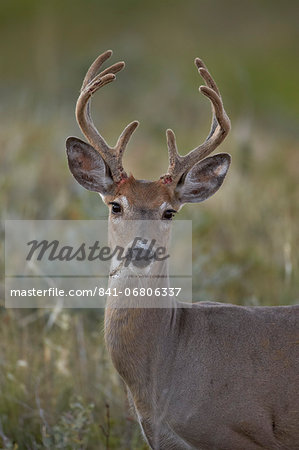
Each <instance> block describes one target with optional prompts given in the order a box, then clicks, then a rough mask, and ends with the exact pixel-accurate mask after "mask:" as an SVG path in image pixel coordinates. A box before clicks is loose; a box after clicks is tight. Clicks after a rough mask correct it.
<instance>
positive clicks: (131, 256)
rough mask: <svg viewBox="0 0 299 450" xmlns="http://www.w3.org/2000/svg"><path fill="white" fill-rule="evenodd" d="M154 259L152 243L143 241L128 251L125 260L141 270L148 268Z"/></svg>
mask: <svg viewBox="0 0 299 450" xmlns="http://www.w3.org/2000/svg"><path fill="white" fill-rule="evenodd" d="M154 257H155V248H154V245H153V242H151V241H148V240H144V241H138V242H136V243H134V245H132V247H130V248H129V249H128V252H127V260H128V262H129V263H131V264H133V266H135V267H138V268H139V269H143V268H145V267H147V266H149V265H150V264H151V263H152V262H153V260H154Z"/></svg>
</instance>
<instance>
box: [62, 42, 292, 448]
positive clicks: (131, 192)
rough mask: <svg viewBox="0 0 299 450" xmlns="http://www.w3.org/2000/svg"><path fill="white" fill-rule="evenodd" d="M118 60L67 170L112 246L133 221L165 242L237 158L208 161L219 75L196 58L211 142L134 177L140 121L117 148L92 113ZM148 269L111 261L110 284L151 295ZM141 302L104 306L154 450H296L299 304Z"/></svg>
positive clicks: (86, 99)
mask: <svg viewBox="0 0 299 450" xmlns="http://www.w3.org/2000/svg"><path fill="white" fill-rule="evenodd" d="M111 54H112V52H111V51H107V52H105V53H103V54H102V55H100V56H99V57H98V58H97V59H96V60H95V62H94V63H93V64H92V65H91V67H90V69H89V70H88V72H87V74H86V76H85V79H84V81H83V86H82V89H81V93H80V96H79V99H78V102H77V107H76V117H77V121H78V124H79V126H80V128H81V130H82V132H83V134H84V135H85V136H86V138H87V140H88V142H89V143H88V144H87V143H85V142H83V141H81V140H80V139H77V138H75V137H71V138H68V140H67V143H66V146H67V155H68V162H69V167H70V170H71V172H72V174H73V175H74V177H75V178H76V180H77V181H78V182H79V183H80V184H81V185H82V186H83V187H85V188H86V189H89V190H91V191H96V192H98V193H100V194H101V197H102V199H103V200H104V202H105V203H106V204H107V205H108V206H109V208H110V214H109V239H110V242H111V243H115V242H117V240H118V239H119V238H120V237H122V236H123V232H124V231H125V230H126V229H129V228H130V227H129V226H128V222H126V221H127V220H132V219H138V220H144V219H148V220H151V221H157V223H159V224H160V231H162V233H161V234H162V235H163V236H164V238H165V236H166V237H167V236H168V235H169V231H170V223H171V219H172V217H173V215H174V214H175V213H176V212H177V211H178V210H179V209H180V208H181V206H182V205H184V204H185V203H188V202H189V203H190V202H191V203H194V202H201V201H203V200H205V199H207V198H208V197H210V196H211V195H213V194H214V193H215V192H216V191H217V190H218V189H219V187H220V186H221V185H222V182H223V180H224V177H225V175H226V173H227V170H228V168H229V165H230V156H229V155H228V154H225V153H220V154H217V155H215V156H212V157H208V158H206V156H208V155H209V154H210V153H211V152H212V151H213V150H215V149H216V147H218V145H219V144H220V143H221V142H222V141H223V139H224V138H225V137H226V136H227V134H228V132H229V129H230V121H229V119H228V117H227V115H226V113H225V111H224V108H223V104H222V99H221V96H220V93H219V90H218V88H217V86H216V84H215V82H214V80H213V78H212V77H211V75H210V74H209V72H208V70H207V68H206V67H205V65H204V63H203V62H202V61H201V60H200V59H198V58H196V60H195V64H196V67H197V68H198V71H199V73H200V75H201V76H202V78H203V79H204V81H205V83H206V86H201V87H200V91H201V92H202V93H203V94H204V95H205V96H207V97H208V98H209V100H210V101H211V104H212V109H213V120H212V128H211V132H210V134H209V136H208V137H207V139H206V141H205V142H204V143H203V144H201V145H199V146H198V147H196V148H195V149H194V150H192V151H191V152H190V153H188V154H187V155H186V156H180V155H179V153H178V151H177V147H176V142H175V136H174V133H173V131H171V130H167V143H168V151H169V168H168V171H167V173H166V174H165V175H163V176H161V177H160V179H159V180H158V181H144V180H136V179H135V178H134V177H133V176H129V177H128V176H127V174H126V172H125V171H124V169H123V166H122V156H123V153H124V150H125V148H126V145H127V143H128V141H129V139H130V137H131V135H132V133H133V132H134V130H135V129H136V127H137V126H138V122H132V123H131V124H129V125H128V126H127V127H126V128H125V130H124V131H123V133H122V134H121V135H120V137H119V139H118V141H117V144H116V145H115V147H110V146H109V145H108V144H107V143H106V141H105V140H104V139H103V137H102V136H101V135H100V134H99V133H98V131H97V130H96V128H95V126H94V124H93V122H92V120H91V116H90V99H91V96H92V94H94V93H95V92H96V91H97V90H98V89H99V88H101V87H102V86H105V85H106V84H108V83H110V82H111V81H113V80H114V79H115V74H116V73H117V72H119V71H120V70H121V69H123V67H124V63H123V62H119V63H117V64H114V65H112V66H111V67H109V68H107V69H105V70H103V71H102V72H100V70H101V69H100V68H101V66H102V64H103V63H104V61H106V60H107V59H108V58H109V57H110V56H111ZM99 72H100V73H99ZM204 158H205V159H204ZM240 220H242V219H240ZM124 234H125V233H124ZM166 241H167V239H166ZM166 241H165V242H166ZM126 244H128V242H126ZM113 264H114V265H113ZM132 267H133V268H132ZM151 267H152V265H151V264H150V265H149V266H147V267H146V271H147V272H146V273H147V275H146V276H145V277H142V271H143V270H144V268H143V266H142V264H141V265H140V267H138V265H134V266H132V265H127V266H124V265H122V264H119V265H117V263H115V262H114V263H112V269H111V274H110V287H117V288H118V289H119V290H120V288H122V289H124V288H125V287H126V286H133V285H134V283H135V285H136V283H137V282H138V280H139V281H140V280H142V285H143V286H144V285H146V283H147V281H146V280H151V276H150V275H151ZM160 273H161V274H162V275H165V276H161V277H160V278H159V277H157V280H158V281H156V283H157V284H156V285H159V286H162V287H167V286H168V279H167V262H164V263H163V264H162V266H161V269H160ZM136 280H137V281H136ZM150 282H151V281H148V283H150ZM139 300H140V299H139ZM139 300H138V301H137V302H136V299H135V298H134V299H133V298H132V299H130V300H129V302H128V301H127V302H126V303H125V307H124V298H123V297H122V296H121V295H120V296H118V297H109V298H108V300H107V307H106V315H105V336H106V343H107V347H108V350H109V352H110V355H111V357H112V360H113V363H114V365H115V367H116V369H117V371H118V373H119V374H120V376H121V377H122V378H123V380H124V382H125V383H126V386H127V390H128V396H129V399H130V401H131V402H132V404H133V405H134V408H135V411H136V416H137V418H138V421H139V423H140V426H141V428H142V432H143V434H144V437H145V439H146V441H147V443H148V445H149V446H150V447H151V448H152V449H204V450H212V449H215V450H255V449H256V450H257V449H267V450H270V449H285V450H291V449H299V330H298V326H299V320H298V316H299V314H298V313H299V306H281V307H241V306H234V305H228V304H221V303H212V302H202V303H195V304H188V303H182V302H178V301H176V300H175V299H174V298H173V297H172V296H170V295H167V296H166V297H164V299H163V303H162V306H163V307H161V303H160V302H161V298H160V297H159V298H152V299H151V308H148V307H146V305H142V304H141V303H140V302H139ZM147 300H149V299H148V298H147ZM130 301H131V304H130ZM136 305H137V306H136ZM143 306H145V307H143Z"/></svg>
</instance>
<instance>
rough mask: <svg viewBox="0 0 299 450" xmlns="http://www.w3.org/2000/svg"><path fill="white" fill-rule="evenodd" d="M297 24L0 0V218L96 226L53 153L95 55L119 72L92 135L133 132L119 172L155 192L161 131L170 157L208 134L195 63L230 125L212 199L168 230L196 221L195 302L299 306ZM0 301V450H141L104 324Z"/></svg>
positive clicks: (199, 7)
mask: <svg viewBox="0 0 299 450" xmlns="http://www.w3.org/2000/svg"><path fill="white" fill-rule="evenodd" d="M298 12H299V11H298V3H297V2H295V1H287V2H282V1H274V2H270V1H266V0H265V1H258V0H255V1H252V2H250V4H246V5H245V4H242V3H240V2H236V1H233V0H228V1H227V2H220V0H213V1H211V2H207V1H204V0H201V1H195V0H191V1H187V2H180V1H178V0H174V1H173V2H169V1H166V2H158V1H157V0H154V1H152V2H151V3H146V2H137V1H135V0H126V1H120V0H118V1H115V2H113V3H112V2H108V1H101V2H99V1H95V0H87V1H85V2H83V0H82V1H81V0H80V1H79V0H76V1H72V2H71V1H69V0H64V1H63V2H59V1H58V0H57V1H56V0H53V1H52V2H47V3H43V2H38V1H37V0H18V1H17V0H12V1H3V2H2V3H1V6H0V36H1V39H0V49H1V55H2V61H4V62H5V63H4V64H3V67H2V68H3V70H2V71H1V74H0V92H1V107H0V142H1V154H0V167H1V189H0V206H1V210H2V218H3V219H75V220H76V219H99V218H101V219H103V218H105V217H106V216H107V211H106V209H105V207H104V206H103V205H102V203H101V200H100V198H99V197H98V196H97V195H96V194H92V193H89V192H87V191H85V190H84V189H83V188H81V187H80V186H79V185H77V184H76V183H75V181H74V180H73V178H72V177H71V175H70V174H69V172H68V168H67V164H66V157H65V150H64V142H65V138H66V137H67V136H69V135H75V136H76V135H77V136H80V132H79V130H78V128H77V125H76V123H75V119H74V105H75V101H76V96H77V94H78V90H79V87H80V83H81V80H82V77H83V76H84V72H85V70H86V69H87V67H88V65H89V64H90V62H91V61H92V60H93V59H94V58H95V56H96V55H97V54H98V53H100V52H102V51H104V50H105V49H107V48H113V49H114V50H115V56H114V57H113V58H114V61H116V60H118V59H125V60H126V62H127V68H126V70H125V71H124V72H123V73H121V74H120V75H119V77H118V79H117V81H116V82H115V83H114V84H113V85H110V86H109V87H108V88H107V89H104V90H103V92H101V93H99V94H98V95H97V97H96V98H95V99H94V102H93V111H94V113H93V116H94V120H95V122H96V123H97V124H98V127H99V128H100V129H101V131H102V132H103V134H104V135H105V137H106V138H107V140H108V141H109V142H111V143H113V142H115V140H116V138H117V136H118V134H119V133H120V130H121V129H122V128H123V126H124V125H125V124H126V123H128V122H129V121H131V120H133V119H139V120H140V121H141V127H140V129H139V130H138V131H137V133H136V136H134V138H133V139H132V143H131V145H130V146H129V148H128V151H127V155H126V157H125V165H126V167H128V168H129V169H130V170H131V171H132V172H133V173H134V175H135V176H136V177H138V178H152V179H154V178H158V177H159V175H160V174H161V173H162V172H163V171H164V170H165V168H166V166H167V152H166V143H165V136H164V133H165V129H166V128H167V127H171V128H173V129H174V130H175V131H176V134H177V139H178V145H179V148H180V150H181V152H182V153H185V152H186V151H188V150H189V149H190V148H192V147H193V146H194V145H196V144H197V143H199V142H200V141H202V140H203V139H204V138H205V135H206V133H207V131H208V129H209V121H210V107H209V104H208V102H207V101H206V99H204V98H203V97H201V96H200V94H199V93H198V91H197V88H198V85H199V84H201V81H200V80H199V77H198V75H197V73H196V70H195V68H194V66H193V59H194V57H195V56H200V57H202V58H203V59H204V60H205V61H206V63H207V65H208V67H209V68H210V70H211V72H212V73H213V75H214V76H215V78H216V80H217V81H218V84H219V87H220V88H221V92H222V94H223V98H224V103H225V105H226V108H227V111H228V113H229V115H230V117H231V119H232V133H231V135H230V137H229V138H228V139H227V140H226V141H225V143H224V144H223V145H222V146H221V151H228V152H229V153H231V155H232V157H233V162H232V166H231V169H230V172H229V175H228V178H227V180H226V182H225V183H224V186H223V188H222V190H221V191H220V192H219V193H217V195H216V196H215V197H213V198H212V199H210V200H209V201H208V202H207V203H204V204H201V205H192V206H185V208H184V210H183V211H182V212H181V213H180V215H179V217H178V219H179V218H184V219H192V221H193V273H194V277H193V297H194V298H195V299H198V300H219V301H223V302H230V303H235V304H243V305H283V304H294V303H297V302H298V300H299V256H298V246H299V227H298V223H299V201H298V199H299V183H298V179H299V149H298V129H297V123H298V115H299V98H298V97H299V91H298V87H297V83H298V81H297V80H298V75H299V62H298V58H297V59H295V57H294V55H295V54H296V47H297V42H298V37H299V36H298V30H297V28H296V17H298ZM2 236H3V235H2ZM1 245H2V241H1ZM2 247H3V245H2ZM1 266H2V269H3V271H4V260H3V258H2V261H1ZM0 288H1V303H0V305H2V306H0V448H4V449H10V448H12V449H13V448H15V449H17V448H18V449H44V448H46V449H56V448H63V449H106V448H109V449H120V450H123V449H128V450H129V449H130V450H133V449H136V450H137V449H138V450H139V449H140V450H141V449H145V448H146V447H145V445H144V443H143V440H142V438H141V435H140V432H139V428H138V426H137V425H136V423H135V421H134V418H133V415H132V414H131V412H130V410H129V408H128V404H127V400H126V396H125V393H124V386H123V384H122V382H121V381H120V380H119V378H118V376H117V374H116V372H115V370H114V369H113V367H112V364H111V362H110V360H109V357H108V355H107V353H106V350H105V347H104V343H103V332H102V328H103V311H101V310H98V311H92V310H73V311H70V310H62V311H60V312H58V313H57V311H55V310H53V311H51V310H13V309H5V308H4V280H2V282H1V286H0Z"/></svg>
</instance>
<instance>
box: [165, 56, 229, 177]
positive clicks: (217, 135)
mask: <svg viewBox="0 0 299 450" xmlns="http://www.w3.org/2000/svg"><path fill="white" fill-rule="evenodd" d="M194 62H195V65H196V67H197V68H198V71H199V73H200V75H201V76H202V78H203V79H204V81H205V83H206V86H200V88H199V90H200V92H202V94H204V95H205V96H206V97H208V98H209V100H210V101H211V105H212V111H213V117H212V126H211V130H210V133H209V135H208V137H207V139H206V140H205V142H204V143H203V144H201V145H199V146H198V147H196V148H194V149H193V150H191V151H190V152H189V153H188V154H187V155H186V156H181V155H180V154H179V153H178V150H177V146H176V141H175V135H174V132H173V131H172V130H167V132H166V133H167V146H168V154H169V167H168V171H167V173H166V175H163V176H162V177H161V180H162V182H163V183H165V184H171V183H174V182H177V181H178V180H179V179H180V177H181V176H182V175H183V174H184V173H186V172H187V171H188V170H190V169H191V168H192V167H193V166H194V165H195V164H196V163H198V162H199V161H200V160H202V159H203V158H205V157H206V156H208V155H209V154H210V153H212V151H213V150H215V149H216V148H217V147H218V146H219V145H220V144H221V142H222V141H223V140H224V139H225V137H226V136H227V134H228V132H229V130H230V120H229V118H228V116H227V114H226V112H225V110H224V107H223V103H222V99H221V95H220V92H219V89H218V87H217V85H216V83H215V81H214V80H213V78H212V76H211V74H210V73H209V71H208V69H207V68H206V66H205V64H204V63H203V61H202V60H201V59H199V58H196V59H195V61H194Z"/></svg>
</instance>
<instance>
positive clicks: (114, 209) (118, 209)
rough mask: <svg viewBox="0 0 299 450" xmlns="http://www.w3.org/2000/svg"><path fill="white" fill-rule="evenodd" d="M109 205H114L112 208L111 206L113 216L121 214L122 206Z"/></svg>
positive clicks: (114, 203)
mask: <svg viewBox="0 0 299 450" xmlns="http://www.w3.org/2000/svg"><path fill="white" fill-rule="evenodd" d="M109 205H112V206H111V212H112V214H119V213H121V206H120V204H119V203H116V202H110V203H109Z"/></svg>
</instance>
